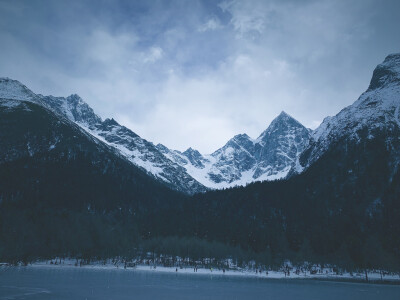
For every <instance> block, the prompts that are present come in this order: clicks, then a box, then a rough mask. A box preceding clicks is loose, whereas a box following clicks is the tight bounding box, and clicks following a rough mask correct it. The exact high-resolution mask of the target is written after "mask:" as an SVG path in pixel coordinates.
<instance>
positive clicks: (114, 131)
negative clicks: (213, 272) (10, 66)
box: [0, 78, 206, 194]
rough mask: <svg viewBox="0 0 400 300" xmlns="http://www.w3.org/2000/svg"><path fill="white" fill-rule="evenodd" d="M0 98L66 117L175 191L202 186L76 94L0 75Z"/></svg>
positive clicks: (203, 189) (5, 103)
mask: <svg viewBox="0 0 400 300" xmlns="http://www.w3.org/2000/svg"><path fill="white" fill-rule="evenodd" d="M0 99H8V100H7V101H2V105H11V104H12V105H16V104H15V102H13V101H12V100H25V101H30V102H34V103H37V104H40V105H42V106H44V107H46V108H48V109H50V110H52V111H53V112H55V113H56V114H58V115H61V116H63V117H67V118H68V119H69V120H71V121H72V122H74V123H76V124H77V125H79V126H80V127H81V128H83V129H84V130H85V131H86V132H88V133H90V134H91V135H93V136H94V137H96V138H97V139H98V140H100V141H102V142H104V143H106V144H108V145H109V146H112V147H113V148H115V149H117V150H119V152H120V153H121V154H122V155H123V156H125V157H126V158H127V159H128V160H129V161H130V162H132V163H133V164H135V165H136V166H139V167H141V168H143V169H144V170H146V171H147V172H148V173H150V174H151V175H153V176H155V177H156V178H158V179H160V180H162V181H164V182H166V183H167V184H168V185H170V186H171V187H173V188H175V189H177V190H179V191H183V192H185V193H189V194H192V193H195V192H203V191H205V190H206V188H205V187H204V186H203V185H202V184H200V183H199V182H197V181H196V180H195V179H194V178H192V177H191V176H190V175H188V174H187V172H186V170H185V169H184V168H183V167H181V166H180V165H178V164H176V163H174V162H172V161H171V160H169V159H167V158H166V157H165V156H164V155H163V154H162V153H161V152H160V151H159V150H158V149H157V148H156V147H155V146H154V145H153V144H152V143H150V142H148V141H146V140H145V139H142V138H141V137H140V136H138V135H137V134H135V133H134V132H132V131H131V130H129V129H128V128H126V127H124V126H121V125H120V124H118V123H117V122H116V121H115V120H113V119H111V120H110V119H106V120H104V121H102V120H101V118H100V117H99V116H97V115H96V114H95V113H94V111H93V109H92V108H91V107H90V106H89V105H88V104H86V103H85V102H84V101H83V100H82V99H81V98H80V97H79V96H78V95H71V96H69V97H66V98H64V97H53V96H42V95H36V94H34V93H33V92H32V91H30V90H29V89H28V88H27V87H26V86H24V85H23V84H21V83H20V82H18V81H16V80H12V79H9V78H0ZM7 103H8V104H7Z"/></svg>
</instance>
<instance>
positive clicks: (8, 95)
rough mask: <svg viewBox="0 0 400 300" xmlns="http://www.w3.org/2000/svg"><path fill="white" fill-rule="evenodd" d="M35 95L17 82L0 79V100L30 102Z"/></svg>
mask: <svg viewBox="0 0 400 300" xmlns="http://www.w3.org/2000/svg"><path fill="white" fill-rule="evenodd" d="M35 96H36V95H35V94H34V93H33V92H32V91H31V90H30V89H28V88H27V87H26V86H25V85H23V84H22V83H20V82H19V81H18V80H13V79H10V78H8V77H0V98H3V99H10V100H24V101H32V99H34V98H35Z"/></svg>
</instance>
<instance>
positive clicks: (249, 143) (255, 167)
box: [163, 112, 310, 188]
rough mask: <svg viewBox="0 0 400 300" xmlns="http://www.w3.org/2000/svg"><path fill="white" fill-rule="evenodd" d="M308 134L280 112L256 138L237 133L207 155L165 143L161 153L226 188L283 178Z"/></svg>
mask: <svg viewBox="0 0 400 300" xmlns="http://www.w3.org/2000/svg"><path fill="white" fill-rule="evenodd" d="M309 136H310V133H309V130H308V129H307V128H305V127H304V126H303V125H301V124H300V123H299V122H298V121H297V120H295V119H294V118H293V117H291V116H290V115H288V114H287V113H285V112H282V113H280V114H279V116H277V117H276V118H275V119H274V120H273V121H272V122H271V124H270V126H268V128H267V129H266V130H265V131H264V132H263V133H262V134H261V135H260V136H259V137H258V138H257V139H256V140H254V139H252V138H250V137H249V136H248V135H247V134H238V135H235V136H234V137H233V138H231V139H230V140H229V141H228V142H227V143H226V144H225V145H224V146H223V147H221V148H220V149H218V150H216V151H214V152H213V153H212V154H209V155H201V154H200V153H199V152H198V151H195V150H193V149H191V148H189V149H188V150H186V151H185V152H183V153H180V152H178V151H174V150H169V151H168V150H166V149H167V148H166V147H164V148H163V153H164V155H166V156H167V157H168V158H170V159H171V160H173V161H175V162H176V163H178V164H180V165H181V166H183V167H184V168H185V169H186V170H187V172H188V173H189V174H190V175H191V176H192V177H194V178H195V179H196V180H197V181H199V182H201V183H202V184H203V185H205V186H207V187H210V188H226V187H232V186H236V185H246V184H248V183H250V182H254V181H263V180H275V179H280V178H284V177H285V176H286V175H287V174H288V172H289V171H290V170H291V169H292V168H293V167H294V166H295V165H296V162H297V158H298V156H299V155H300V153H301V152H302V150H303V149H304V147H305V146H306V145H307V143H308V140H309Z"/></svg>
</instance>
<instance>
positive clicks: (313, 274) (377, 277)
mask: <svg viewBox="0 0 400 300" xmlns="http://www.w3.org/2000/svg"><path fill="white" fill-rule="evenodd" d="M9 267H10V266H8V265H7V264H0V268H9ZM26 268H51V269H61V268H85V269H98V270H102V269H104V270H119V271H124V272H136V271H140V272H161V273H177V274H194V275H199V276H202V275H203V276H204V275H209V276H210V275H211V276H236V277H237V276H242V277H248V278H266V279H267V278H270V279H325V280H354V281H365V279H366V274H365V273H357V272H352V273H350V272H345V273H339V274H337V273H336V272H334V271H333V269H332V268H323V269H321V268H319V269H318V270H317V271H316V270H315V269H314V271H313V269H312V268H311V271H309V270H304V269H302V271H298V272H296V267H294V268H293V267H290V268H289V269H290V270H289V271H286V272H284V271H283V269H282V270H279V271H275V270H268V271H258V270H257V271H256V270H255V269H254V270H253V269H241V268H237V269H225V270H224V269H218V268H205V267H199V268H197V270H195V268H194V267H189V266H187V267H179V266H178V267H175V266H174V267H164V266H158V265H157V266H154V265H147V264H137V265H135V266H129V265H128V266H126V267H125V265H124V263H122V262H120V263H111V261H108V262H107V263H105V264H104V263H100V262H98V263H91V264H85V265H82V266H79V265H78V264H77V263H76V260H72V259H69V260H68V259H66V260H62V261H61V264H60V263H59V262H58V263H57V264H54V263H52V262H51V261H40V262H35V263H32V264H29V265H27V266H26ZM367 275H368V281H373V282H390V283H395V284H400V274H395V273H388V272H383V273H382V274H381V272H378V271H369V272H368V273H367Z"/></svg>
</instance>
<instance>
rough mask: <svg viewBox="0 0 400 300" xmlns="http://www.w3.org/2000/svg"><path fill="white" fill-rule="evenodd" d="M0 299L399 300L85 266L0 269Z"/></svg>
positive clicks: (397, 295)
mask: <svg viewBox="0 0 400 300" xmlns="http://www.w3.org/2000/svg"><path fill="white" fill-rule="evenodd" d="M0 299H27V300H30V299H60V300H62V299H68V300H70V299H71V300H72V299H74V300H75V299H113V300H114V299H115V300H118V299H174V300H176V299H230V300H231V299H263V300H264V299H285V300H286V299H296V300H303V299H307V300H308V299H324V300H327V299H335V300H336V299H352V300H355V299H362V300H368V299H396V300H398V299H400V286H398V285H379V284H363V283H347V282H346V283H344V282H332V281H329V282H328V281H316V280H301V279H290V280H280V279H275V280H274V279H261V278H260V279H257V278H246V277H235V276H215V275H214V276H212V275H194V274H179V273H178V274H173V273H172V274H171V273H160V272H146V271H138V270H121V269H119V270H107V269H103V270H99V269H86V268H31V267H28V268H23V267H20V268H0Z"/></svg>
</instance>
